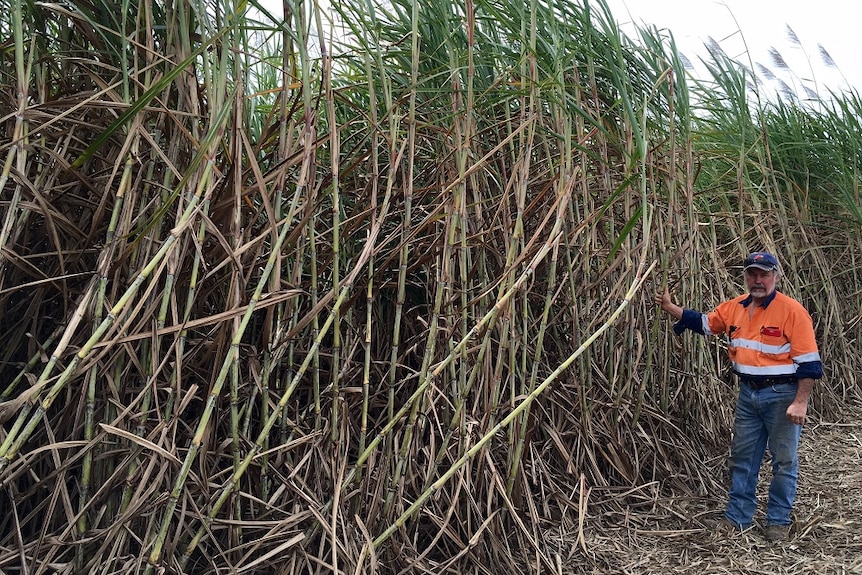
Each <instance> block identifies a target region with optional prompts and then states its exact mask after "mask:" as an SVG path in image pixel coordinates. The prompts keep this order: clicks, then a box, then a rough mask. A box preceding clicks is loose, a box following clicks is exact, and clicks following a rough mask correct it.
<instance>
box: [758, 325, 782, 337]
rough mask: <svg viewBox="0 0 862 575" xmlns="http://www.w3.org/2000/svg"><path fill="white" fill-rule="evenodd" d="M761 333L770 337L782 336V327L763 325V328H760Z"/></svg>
mask: <svg viewBox="0 0 862 575" xmlns="http://www.w3.org/2000/svg"><path fill="white" fill-rule="evenodd" d="M760 333H761V335H766V336H769V337H781V328H780V327H771V326H770V327H767V326H763V327H762V328H760Z"/></svg>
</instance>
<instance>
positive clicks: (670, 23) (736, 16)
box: [606, 0, 862, 97]
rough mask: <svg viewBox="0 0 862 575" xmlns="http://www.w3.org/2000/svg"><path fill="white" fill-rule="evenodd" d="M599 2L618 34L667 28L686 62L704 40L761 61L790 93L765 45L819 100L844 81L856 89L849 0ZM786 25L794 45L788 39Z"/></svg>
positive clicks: (855, 12)
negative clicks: (824, 55)
mask: <svg viewBox="0 0 862 575" xmlns="http://www.w3.org/2000/svg"><path fill="white" fill-rule="evenodd" d="M606 1H607V3H608V6H609V7H610V9H611V13H612V14H613V15H614V17H615V18H616V20H617V22H618V24H619V25H620V29H621V30H622V31H623V32H624V33H625V34H626V35H628V36H629V37H631V38H633V39H635V38H636V35H635V32H634V30H633V27H632V24H631V23H632V22H635V23H638V24H640V25H643V24H654V25H655V26H656V27H658V28H659V29H669V30H670V31H671V32H673V36H674V39H675V40H676V43H677V47H678V48H679V50H680V52H682V53H683V54H685V56H686V57H688V59H689V60H691V61H692V63H694V64H696V63H697V62H698V58H699V57H701V56H704V55H705V54H706V50H705V48H704V47H703V45H704V42H706V41H707V39H708V37H712V38H713V39H714V40H715V41H716V42H718V43H719V45H720V46H721V47H722V49H723V50H724V52H725V53H726V54H727V55H728V56H730V57H732V58H734V59H736V60H738V61H739V62H740V63H744V64H746V65H750V64H753V65H755V69H757V68H756V64H758V63H759V64H762V65H764V66H766V67H767V68H769V69H770V70H771V71H772V72H773V73H774V74H775V75H776V76H778V77H780V78H782V79H783V80H784V81H785V82H786V83H787V84H788V85H791V87H793V88H796V87H797V86H795V85H793V76H792V75H791V76H786V73H783V72H782V71H781V70H779V69H778V68H776V66H775V65H774V64H773V62H772V59H771V57H770V55H769V49H770V48H775V49H776V50H778V52H779V53H780V54H781V56H782V57H783V58H784V60H785V61H786V62H787V64H788V66H789V67H790V69H791V70H792V72H793V73H794V75H795V77H796V78H797V79H796V80H795V83H796V84H799V83H800V81H801V80H805V81H811V79H812V78H813V80H814V82H815V83H816V85H817V89H818V90H819V91H820V92H821V95H822V96H824V97H825V96H826V90H825V89H824V88H828V89H831V90H833V91H843V90H845V89H846V88H847V85H848V83H849V84H850V85H851V86H853V87H854V88H855V89H856V90H859V91H860V92H862V66H860V64H859V62H858V59H859V55H860V47H859V46H858V42H859V38H860V36H862V34H860V30H859V28H860V24H862V18H860V16H862V3H859V2H857V0H606ZM788 26H789V27H790V28H792V30H793V32H794V33H795V34H796V36H797V38H798V39H799V43H800V44H801V46H800V45H795V44H794V43H793V42H792V41H791V39H790V37H789V35H788V32H787V27H788ZM818 44H819V45H822V46H823V48H825V49H826V51H827V52H828V53H829V55H830V56H831V57H832V60H833V61H834V62H835V64H836V66H837V70H836V69H834V68H833V69H830V68H828V67H826V66H825V65H823V64H822V59H821V57H820V49H819V47H818ZM746 45H747V48H748V51H747V52H748V55H746ZM749 56H750V58H749ZM749 60H750V63H749ZM845 79H846V81H845ZM812 86H813V84H809V87H812Z"/></svg>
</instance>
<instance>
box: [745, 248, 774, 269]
mask: <svg viewBox="0 0 862 575" xmlns="http://www.w3.org/2000/svg"><path fill="white" fill-rule="evenodd" d="M742 267H743V268H745V269H746V270H747V269H748V268H757V269H761V270H764V271H778V260H777V259H775V256H774V255H772V254H770V253H769V252H754V253H753V254H751V255H750V256H748V257H747V258H745V263H743V264H742Z"/></svg>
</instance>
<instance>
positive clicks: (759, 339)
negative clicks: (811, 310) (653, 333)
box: [679, 291, 822, 380]
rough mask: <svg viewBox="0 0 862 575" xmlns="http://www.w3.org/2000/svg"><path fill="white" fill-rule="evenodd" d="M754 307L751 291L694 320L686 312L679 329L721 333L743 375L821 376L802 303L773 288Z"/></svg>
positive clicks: (811, 333)
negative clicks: (768, 294) (773, 290)
mask: <svg viewBox="0 0 862 575" xmlns="http://www.w3.org/2000/svg"><path fill="white" fill-rule="evenodd" d="M753 305H754V304H753V301H752V298H751V296H750V295H741V296H739V297H736V298H734V299H732V300H729V301H726V302H724V303H721V304H719V306H718V307H716V308H715V309H714V310H713V311H711V312H709V313H707V314H699V315H700V317H699V318H698V317H697V316H696V315H695V313H697V312H694V313H693V312H692V310H686V311H685V312H684V314H683V315H684V317H683V318H682V320H681V321H680V325H679V327H681V328H683V327H684V328H689V329H693V330H694V331H697V332H699V333H703V334H704V335H717V334H722V333H723V334H726V335H727V338H728V349H727V351H728V355H729V356H730V361H731V362H732V364H733V371H735V372H736V373H737V374H738V375H739V376H741V377H743V378H751V379H754V380H757V379H764V378H775V377H779V378H780V377H811V378H814V379H819V378H820V377H822V364H821V360H820V351H819V350H818V348H817V342H816V340H815V337H814V325H813V322H812V321H811V316H810V315H809V314H808V311H806V309H805V308H804V307H802V304H800V303H799V302H798V301H796V300H795V299H793V298H791V297H789V296H786V295H784V294H783V293H781V292H778V291H775V292H773V293H772V294H771V295H770V296H769V297H768V298H766V300H765V301H764V302H763V303H762V304H761V305H758V306H756V307H752V306H753ZM698 320H699V322H698ZM697 323H700V325H697Z"/></svg>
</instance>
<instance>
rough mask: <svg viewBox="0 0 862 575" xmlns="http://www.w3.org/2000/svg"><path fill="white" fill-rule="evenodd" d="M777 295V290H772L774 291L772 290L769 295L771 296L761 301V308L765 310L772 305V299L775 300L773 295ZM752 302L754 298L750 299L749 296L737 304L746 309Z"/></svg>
mask: <svg viewBox="0 0 862 575" xmlns="http://www.w3.org/2000/svg"><path fill="white" fill-rule="evenodd" d="M777 293H778V289H774V290H772V293H771V294H769V295H768V296H766V299H764V300H763V303H762V304H760V305H761V306H763V307H764V308H766V307H767V306H768V305H769V304H771V303H772V300H774V299H775V294H777ZM753 300H754V298H752V297H751V294H749V295H748V297H747V298H745V299H744V300H742V301H741V302H739V303H741V304H742V307H748V306H749V304H751V302H752V301H753Z"/></svg>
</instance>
